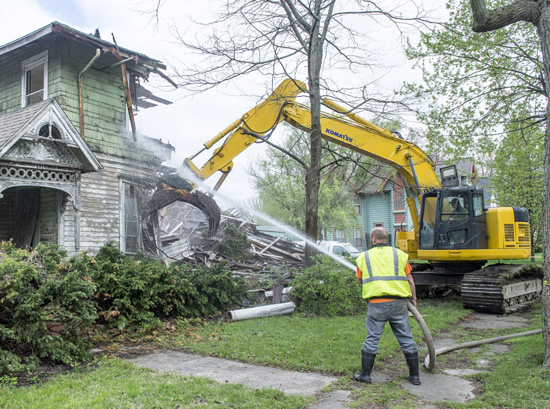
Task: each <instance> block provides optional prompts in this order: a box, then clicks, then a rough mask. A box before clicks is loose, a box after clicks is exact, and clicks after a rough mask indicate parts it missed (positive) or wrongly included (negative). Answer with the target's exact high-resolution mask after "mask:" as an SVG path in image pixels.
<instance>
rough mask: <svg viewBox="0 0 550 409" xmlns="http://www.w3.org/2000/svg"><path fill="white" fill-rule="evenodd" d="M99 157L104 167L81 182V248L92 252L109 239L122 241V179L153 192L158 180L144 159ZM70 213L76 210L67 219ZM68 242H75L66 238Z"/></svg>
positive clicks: (141, 190)
mask: <svg viewBox="0 0 550 409" xmlns="http://www.w3.org/2000/svg"><path fill="white" fill-rule="evenodd" d="M97 157H98V159H99V160H100V162H101V164H102V165H103V167H104V168H103V169H102V170H100V171H99V172H92V173H86V174H84V175H82V184H81V186H82V191H81V199H82V200H81V201H82V207H81V211H80V251H84V250H86V251H88V252H91V253H96V252H97V251H98V250H99V248H100V247H102V246H103V245H105V244H106V243H108V242H114V243H116V244H117V245H120V243H121V209H122V204H121V202H120V201H121V192H120V186H121V180H124V181H127V182H129V183H131V184H133V185H135V186H137V187H138V191H140V192H143V193H144V192H146V191H149V192H152V190H153V188H154V180H155V171H154V170H153V169H152V168H150V167H148V166H147V165H145V164H143V163H137V162H133V161H129V160H126V159H121V158H116V157H113V156H106V155H101V154H97ZM143 196H144V194H141V197H140V199H141V200H143V199H145V197H143ZM69 213H73V212H67V217H66V220H70V219H71V216H70V215H69ZM73 220H74V216H73ZM66 230H67V229H66ZM67 238H68V237H67ZM73 241H74V237H73ZM66 245H71V243H67V241H66Z"/></svg>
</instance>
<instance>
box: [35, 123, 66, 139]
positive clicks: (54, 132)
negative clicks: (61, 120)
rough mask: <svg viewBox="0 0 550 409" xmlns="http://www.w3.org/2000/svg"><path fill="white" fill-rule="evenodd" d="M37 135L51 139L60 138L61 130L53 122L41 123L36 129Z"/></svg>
mask: <svg viewBox="0 0 550 409" xmlns="http://www.w3.org/2000/svg"><path fill="white" fill-rule="evenodd" d="M38 135H39V136H43V137H45V138H47V137H51V138H53V139H61V131H60V130H59V128H58V127H57V126H55V125H53V124H46V125H43V126H42V127H41V128H40V130H39V131H38Z"/></svg>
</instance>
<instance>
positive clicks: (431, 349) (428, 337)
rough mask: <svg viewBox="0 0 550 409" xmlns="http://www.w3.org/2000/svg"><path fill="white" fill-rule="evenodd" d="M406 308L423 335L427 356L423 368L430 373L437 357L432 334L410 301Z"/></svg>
mask: <svg viewBox="0 0 550 409" xmlns="http://www.w3.org/2000/svg"><path fill="white" fill-rule="evenodd" d="M407 308H408V309H409V311H410V312H411V314H412V315H413V316H414V318H415V319H416V321H417V322H418V325H420V329H421V330H422V334H423V335H424V341H426V344H427V345H428V356H426V359H425V360H424V366H425V367H426V369H428V370H430V371H431V370H432V369H434V368H435V357H436V356H437V353H436V350H435V345H434V339H433V338H432V334H431V332H430V329H429V328H428V326H427V325H426V322H425V321H424V318H422V315H420V313H419V312H418V310H417V309H416V307H415V306H414V305H412V304H411V302H410V301H408V302H407Z"/></svg>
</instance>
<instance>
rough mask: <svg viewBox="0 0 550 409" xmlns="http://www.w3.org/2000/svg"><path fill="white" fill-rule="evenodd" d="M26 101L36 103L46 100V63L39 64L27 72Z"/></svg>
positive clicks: (28, 103)
mask: <svg viewBox="0 0 550 409" xmlns="http://www.w3.org/2000/svg"><path fill="white" fill-rule="evenodd" d="M25 82H26V84H25V85H26V87H25V103H26V105H31V104H36V103H37V102H40V101H43V100H44V64H39V65H37V66H35V67H33V68H30V69H28V70H27V71H26V72H25Z"/></svg>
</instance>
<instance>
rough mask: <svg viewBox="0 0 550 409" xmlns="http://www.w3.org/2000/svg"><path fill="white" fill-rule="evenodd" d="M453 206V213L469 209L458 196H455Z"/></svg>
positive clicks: (464, 211) (466, 211) (465, 211)
mask: <svg viewBox="0 0 550 409" xmlns="http://www.w3.org/2000/svg"><path fill="white" fill-rule="evenodd" d="M451 206H452V208H453V213H468V210H466V208H465V207H464V206H462V204H461V203H460V200H458V198H457V197H454V198H453V199H452V200H451Z"/></svg>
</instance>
